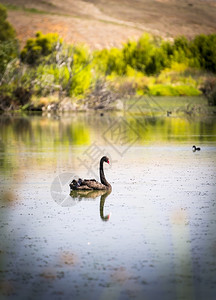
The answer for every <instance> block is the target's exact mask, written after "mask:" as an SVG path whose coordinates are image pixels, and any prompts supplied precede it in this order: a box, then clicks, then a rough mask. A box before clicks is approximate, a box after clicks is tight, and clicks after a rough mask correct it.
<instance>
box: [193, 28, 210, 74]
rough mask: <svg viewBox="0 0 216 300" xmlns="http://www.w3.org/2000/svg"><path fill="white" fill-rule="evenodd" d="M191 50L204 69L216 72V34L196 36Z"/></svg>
mask: <svg viewBox="0 0 216 300" xmlns="http://www.w3.org/2000/svg"><path fill="white" fill-rule="evenodd" d="M191 52H192V55H193V56H194V57H196V58H197V59H198V61H199V64H200V67H201V68H202V69H205V70H208V71H211V72H213V73H216V34H210V35H204V34H201V35H198V36H196V37H195V39H194V41H193V42H192V43H191Z"/></svg>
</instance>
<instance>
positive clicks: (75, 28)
mask: <svg viewBox="0 0 216 300" xmlns="http://www.w3.org/2000/svg"><path fill="white" fill-rule="evenodd" d="M1 3H2V4H6V5H7V7H8V19H9V21H10V22H11V23H12V25H13V26H14V27H15V29H16V31H17V35H18V38H19V40H20V41H21V44H22V45H23V44H24V42H25V41H26V39H27V38H29V37H33V36H34V35H35V32H37V31H42V32H43V33H48V32H57V33H59V34H60V35H61V36H62V37H63V38H64V39H65V41H67V42H69V43H77V42H84V43H86V44H88V45H89V46H90V47H91V48H93V49H95V48H97V49H101V48H105V47H108V48H109V47H112V46H119V45H121V43H122V42H125V41H126V40H127V39H128V38H135V39H136V38H138V37H139V36H140V35H141V34H142V33H143V32H144V31H145V32H149V33H152V34H156V35H160V36H162V37H164V38H172V37H174V36H176V35H185V36H187V37H189V38H190V37H193V36H194V35H196V34H200V33H205V34H207V33H215V32H216V21H215V16H216V1H215V0H214V1H213V0H211V1H208V0H202V1H201V0H181V1H178V0H136V1H130V0H110V1H106V0H91V1H88V0H86V1H83V0H64V1H58V0H1Z"/></svg>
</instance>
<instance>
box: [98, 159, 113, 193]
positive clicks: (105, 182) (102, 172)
mask: <svg viewBox="0 0 216 300" xmlns="http://www.w3.org/2000/svg"><path fill="white" fill-rule="evenodd" d="M103 163H104V162H103V161H100V181H101V183H102V184H104V185H106V186H108V187H110V186H111V185H110V184H109V182H108V181H107V180H106V178H105V175H104V170H103Z"/></svg>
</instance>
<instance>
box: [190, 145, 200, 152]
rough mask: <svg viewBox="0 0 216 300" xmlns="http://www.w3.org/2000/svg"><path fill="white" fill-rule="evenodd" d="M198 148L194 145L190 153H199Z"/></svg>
mask: <svg viewBox="0 0 216 300" xmlns="http://www.w3.org/2000/svg"><path fill="white" fill-rule="evenodd" d="M200 150H201V149H200V147H196V146H195V145H194V146H193V147H192V151H193V152H196V151H200Z"/></svg>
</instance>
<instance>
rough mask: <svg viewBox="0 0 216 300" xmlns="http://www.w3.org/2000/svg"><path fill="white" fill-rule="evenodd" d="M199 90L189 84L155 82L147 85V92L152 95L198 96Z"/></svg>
mask: <svg viewBox="0 0 216 300" xmlns="http://www.w3.org/2000/svg"><path fill="white" fill-rule="evenodd" d="M200 93H201V92H200V91H199V90H198V89H196V88H195V87H193V86H189V85H163V84H155V85H153V86H150V87H149V94H151V95H153V96H198V95H200Z"/></svg>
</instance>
